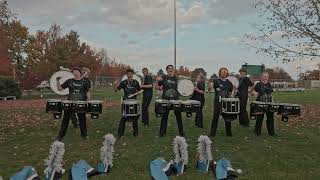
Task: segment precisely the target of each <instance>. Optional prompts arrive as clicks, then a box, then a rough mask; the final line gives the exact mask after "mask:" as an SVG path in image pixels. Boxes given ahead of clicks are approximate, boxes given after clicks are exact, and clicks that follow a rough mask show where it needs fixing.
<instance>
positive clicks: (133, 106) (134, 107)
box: [122, 100, 140, 117]
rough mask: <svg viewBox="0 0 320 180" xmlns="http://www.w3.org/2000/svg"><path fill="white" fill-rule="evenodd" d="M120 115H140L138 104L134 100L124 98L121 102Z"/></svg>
mask: <svg viewBox="0 0 320 180" xmlns="http://www.w3.org/2000/svg"><path fill="white" fill-rule="evenodd" d="M122 115H123V116H124V117H135V116H139V115H140V104H139V102H138V101H136V100H125V101H123V103H122Z"/></svg>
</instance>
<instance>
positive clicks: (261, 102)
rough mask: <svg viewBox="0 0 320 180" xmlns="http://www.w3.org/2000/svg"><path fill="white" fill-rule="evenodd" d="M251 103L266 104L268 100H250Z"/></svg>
mask: <svg viewBox="0 0 320 180" xmlns="http://www.w3.org/2000/svg"><path fill="white" fill-rule="evenodd" d="M251 103H253V104H267V103H268V102H263V101H251Z"/></svg>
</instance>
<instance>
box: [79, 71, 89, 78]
mask: <svg viewBox="0 0 320 180" xmlns="http://www.w3.org/2000/svg"><path fill="white" fill-rule="evenodd" d="M87 74H88V73H87V72H84V73H83V75H82V76H81V77H80V79H82V78H84V76H85V75H87Z"/></svg>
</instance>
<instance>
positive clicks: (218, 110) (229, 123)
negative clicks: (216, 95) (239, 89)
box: [210, 100, 232, 136]
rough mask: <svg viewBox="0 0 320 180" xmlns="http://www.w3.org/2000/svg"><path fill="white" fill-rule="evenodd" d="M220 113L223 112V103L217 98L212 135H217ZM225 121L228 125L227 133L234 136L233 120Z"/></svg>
mask: <svg viewBox="0 0 320 180" xmlns="http://www.w3.org/2000/svg"><path fill="white" fill-rule="evenodd" d="M220 113H221V103H219V102H218V101H217V100H215V101H214V110H213V118H212V123H211V132H210V136H216V132H217V127H218V121H219V116H220ZM224 123H225V126H226V135H227V136H232V132H231V122H230V121H226V120H224Z"/></svg>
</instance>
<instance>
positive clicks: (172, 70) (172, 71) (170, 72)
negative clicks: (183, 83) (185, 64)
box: [167, 66, 174, 76]
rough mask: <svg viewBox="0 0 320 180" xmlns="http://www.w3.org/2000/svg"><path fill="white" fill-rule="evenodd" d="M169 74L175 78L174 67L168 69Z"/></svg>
mask: <svg viewBox="0 0 320 180" xmlns="http://www.w3.org/2000/svg"><path fill="white" fill-rule="evenodd" d="M167 74H168V75H169V76H173V75H174V69H173V67H172V66H169V67H168V69H167Z"/></svg>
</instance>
